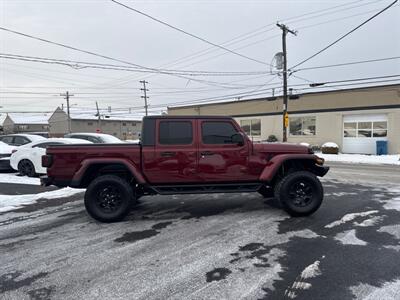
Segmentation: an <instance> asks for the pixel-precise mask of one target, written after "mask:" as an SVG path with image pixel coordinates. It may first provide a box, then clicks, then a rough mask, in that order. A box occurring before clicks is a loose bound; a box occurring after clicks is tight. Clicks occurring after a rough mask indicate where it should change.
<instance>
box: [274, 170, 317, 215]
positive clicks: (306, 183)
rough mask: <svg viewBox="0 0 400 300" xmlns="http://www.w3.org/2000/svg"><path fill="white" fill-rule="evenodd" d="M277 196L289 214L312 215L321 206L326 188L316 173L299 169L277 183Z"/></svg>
mask: <svg viewBox="0 0 400 300" xmlns="http://www.w3.org/2000/svg"><path fill="white" fill-rule="evenodd" d="M275 197H276V199H277V200H278V201H279V202H280V204H281V205H282V207H283V209H284V210H285V211H286V212H287V213H288V214H289V215H291V216H293V217H302V216H308V215H311V214H312V213H314V212H315V211H316V210H317V209H318V208H319V207H320V206H321V203H322V199H323V198H324V190H323V188H322V184H321V182H320V181H319V179H318V178H317V177H316V176H315V175H314V174H312V173H310V172H307V171H297V172H293V173H290V174H288V175H286V176H285V177H284V178H282V180H281V181H280V182H278V183H277V184H276V186H275Z"/></svg>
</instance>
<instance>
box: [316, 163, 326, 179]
mask: <svg viewBox="0 0 400 300" xmlns="http://www.w3.org/2000/svg"><path fill="white" fill-rule="evenodd" d="M328 171H329V167H326V166H318V165H315V166H314V168H313V173H314V174H315V175H317V176H319V177H324V176H325V175H326V173H328Z"/></svg>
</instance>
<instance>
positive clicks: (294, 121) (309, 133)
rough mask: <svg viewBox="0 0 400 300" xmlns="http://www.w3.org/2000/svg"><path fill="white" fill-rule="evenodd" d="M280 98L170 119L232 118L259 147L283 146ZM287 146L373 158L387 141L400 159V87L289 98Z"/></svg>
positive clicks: (202, 108)
mask: <svg viewBox="0 0 400 300" xmlns="http://www.w3.org/2000/svg"><path fill="white" fill-rule="evenodd" d="M282 104H283V101H282V97H281V96H279V97H265V98H257V99H248V100H240V101H237V100H236V101H226V102H220V103H215V102H214V103H207V104H195V105H187V106H179V107H169V108H168V114H169V115H225V116H232V117H234V118H235V119H236V120H237V121H238V123H239V124H240V125H241V126H242V128H243V130H244V131H245V132H246V133H247V134H248V135H249V136H251V137H252V138H253V139H254V140H255V141H257V140H259V141H265V140H267V138H268V136H269V135H275V136H276V137H277V138H278V140H279V141H282V135H283V134H282V127H283V121H282V107H283V105H282ZM288 112H289V128H288V131H289V133H288V141H289V142H292V143H300V142H305V143H309V144H310V145H318V146H321V145H322V144H323V143H325V142H334V143H336V144H338V145H339V148H340V151H341V152H343V153H363V154H375V153H376V142H377V141H386V142H387V143H388V152H389V153H390V154H398V153H400V134H399V132H400V85H399V84H392V85H381V86H369V87H357V88H351V89H340V90H330V91H321V92H310V93H302V94H297V95H291V96H290V97H289V103H288Z"/></svg>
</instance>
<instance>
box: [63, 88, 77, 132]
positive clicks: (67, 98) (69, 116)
mask: <svg viewBox="0 0 400 300" xmlns="http://www.w3.org/2000/svg"><path fill="white" fill-rule="evenodd" d="M60 96H63V97H65V99H66V100H67V115H68V133H71V114H70V111H69V107H70V106H69V97H72V96H74V95H71V94H70V93H69V92H68V91H66V92H65V94H60Z"/></svg>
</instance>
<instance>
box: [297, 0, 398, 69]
mask: <svg viewBox="0 0 400 300" xmlns="http://www.w3.org/2000/svg"><path fill="white" fill-rule="evenodd" d="M397 2H398V0H395V1H393V2H392V3H391V4H389V5H388V6H386V7H385V8H383V9H382V10H380V11H379V12H378V13H376V14H375V15H373V16H372V17H370V18H368V19H367V20H365V21H364V22H362V23H361V24H360V25H358V26H356V27H355V28H353V29H352V30H350V31H349V32H347V33H346V34H344V35H342V36H341V37H340V38H338V39H337V40H335V41H334V42H332V43H330V44H329V45H328V46H326V47H324V48H323V49H321V50H319V51H318V52H317V53H315V54H313V55H311V56H309V57H308V58H306V59H304V60H302V61H301V62H299V63H298V64H296V65H294V66H293V67H292V68H290V69H294V68H296V67H298V66H300V65H302V64H304V63H305V62H307V61H309V60H310V59H312V58H314V57H315V56H317V55H318V54H320V53H322V52H324V51H325V50H327V49H328V48H330V47H332V46H333V45H335V44H336V43H338V42H339V41H341V40H342V39H344V38H345V37H346V36H348V35H350V34H351V33H353V32H354V31H356V30H357V29H359V28H360V27H362V26H364V25H365V24H367V23H368V22H369V21H371V20H373V19H375V18H376V17H377V16H379V15H380V14H382V13H383V12H384V11H386V10H388V9H389V8H391V7H392V6H393V5H395V4H396V3H397Z"/></svg>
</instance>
